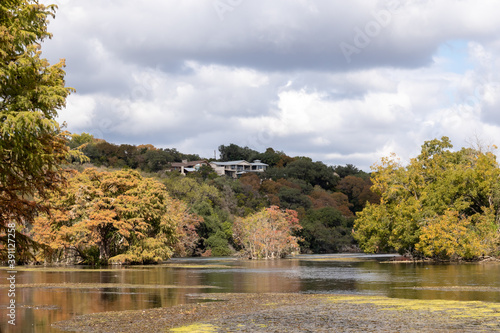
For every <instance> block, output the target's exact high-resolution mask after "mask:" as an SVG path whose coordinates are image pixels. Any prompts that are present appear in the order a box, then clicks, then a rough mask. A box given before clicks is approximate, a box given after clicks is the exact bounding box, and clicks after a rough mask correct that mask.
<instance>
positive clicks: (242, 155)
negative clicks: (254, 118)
mask: <svg viewBox="0 0 500 333" xmlns="http://www.w3.org/2000/svg"><path fill="white" fill-rule="evenodd" d="M219 153H220V159H219V160H220V161H239V160H245V161H250V162H251V161H253V160H254V159H255V158H256V157H257V155H259V152H258V151H256V150H253V149H250V148H248V147H240V146H238V145H235V144H234V143H231V144H230V145H229V146H224V145H220V146H219Z"/></svg>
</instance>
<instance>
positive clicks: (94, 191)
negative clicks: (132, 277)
mask: <svg viewBox="0 0 500 333" xmlns="http://www.w3.org/2000/svg"><path fill="white" fill-rule="evenodd" d="M75 173H76V171H75ZM50 202H51V204H52V205H53V209H52V210H51V212H50V214H43V215H40V216H39V217H38V218H36V219H35V223H34V228H33V231H32V233H33V237H34V239H35V240H36V241H38V242H40V243H43V244H46V245H47V246H49V247H50V248H51V249H52V253H54V252H55V253H56V254H64V255H68V254H69V252H70V251H73V252H74V253H76V256H78V257H80V258H82V259H83V260H84V261H96V260H97V259H98V261H100V262H107V261H108V260H110V259H111V261H116V262H131V263H133V262H141V263H142V262H158V261H161V260H166V259H168V258H170V257H171V256H172V254H173V252H174V249H177V250H178V252H181V253H180V254H186V253H189V251H190V249H192V248H193V247H194V246H193V243H195V242H196V241H197V235H196V233H195V228H196V226H197V225H198V224H199V223H200V219H199V218H198V217H197V216H195V215H193V214H190V213H188V211H187V206H186V204H184V203H183V202H180V201H178V200H175V199H172V198H171V197H170V196H169V195H168V194H167V193H166V191H165V187H164V185H163V184H161V183H159V182H157V181H154V180H152V179H149V178H143V177H142V176H140V174H139V173H138V172H136V171H130V170H129V171H116V172H105V171H104V172H99V171H97V170H96V169H86V170H85V171H84V172H82V173H76V174H75V176H74V177H72V178H71V179H70V180H69V184H68V187H67V189H66V190H65V191H64V192H63V193H60V192H54V193H52V196H51V197H50ZM52 253H48V254H49V255H51V254H52ZM92 253H96V254H97V255H98V258H93V257H92Z"/></svg>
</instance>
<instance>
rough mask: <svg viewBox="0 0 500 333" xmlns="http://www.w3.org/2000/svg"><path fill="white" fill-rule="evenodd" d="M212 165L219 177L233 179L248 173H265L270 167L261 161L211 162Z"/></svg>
mask: <svg viewBox="0 0 500 333" xmlns="http://www.w3.org/2000/svg"><path fill="white" fill-rule="evenodd" d="M210 165H211V166H212V168H213V169H214V171H215V172H217V174H218V175H219V176H223V175H226V176H229V177H232V178H238V177H239V176H241V175H242V174H244V173H247V172H264V171H266V169H267V167H268V166H269V165H268V164H266V163H262V162H261V161H260V160H255V161H253V162H252V163H250V162H247V161H245V160H241V161H229V162H210Z"/></svg>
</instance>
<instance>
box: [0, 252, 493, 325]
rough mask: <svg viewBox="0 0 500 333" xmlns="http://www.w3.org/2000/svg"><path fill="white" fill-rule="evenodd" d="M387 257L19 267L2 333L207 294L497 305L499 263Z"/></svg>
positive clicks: (4, 301) (3, 296)
mask: <svg viewBox="0 0 500 333" xmlns="http://www.w3.org/2000/svg"><path fill="white" fill-rule="evenodd" d="M389 257H390V256H366V255H349V254H344V255H301V256H297V257H294V258H290V259H283V260H262V261H251V260H236V259H232V258H200V259H198V258H190V259H173V260H171V261H169V262H168V263H167V264H165V265H157V266H131V267H120V268H114V269H92V268H88V267H87V268H84V267H77V268H76V269H59V268H56V269H47V268H43V267H40V268H34V269H32V268H30V269H29V270H26V271H23V270H22V267H19V270H18V272H17V274H16V285H17V286H18V287H17V288H16V326H15V327H12V326H11V325H8V324H7V320H8V317H7V305H8V302H9V298H8V296H7V294H8V288H6V284H7V280H6V277H7V271H6V270H0V278H1V280H0V284H1V285H2V287H3V288H1V289H0V316H1V317H0V318H1V319H0V332H42V333H44V332H59V331H58V330H56V329H53V328H51V326H50V324H51V323H53V322H56V321H60V320H65V319H69V318H72V317H73V316H76V315H80V314H86V313H93V312H102V311H121V310H138V309H147V308H154V307H165V306H173V305H176V304H181V303H189V302H199V299H197V298H196V295H197V294H199V293H205V292H210V293H212V292H218V293H219V292H220V293H225V292H231V293H268V292H286V293H290V292H291V293H294V292H296V293H337V294H338V293H345V294H362V295H383V296H388V297H394V298H415V299H448V300H478V301H488V302H500V279H498V277H499V276H500V265H499V264H496V263H487V264H460V265H457V264H446V265H432V264H412V263H400V264H395V263H388V262H387V261H386V260H387V259H388V258H389ZM65 284H66V285H65ZM13 328H14V329H13Z"/></svg>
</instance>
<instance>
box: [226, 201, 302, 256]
mask: <svg viewBox="0 0 500 333" xmlns="http://www.w3.org/2000/svg"><path fill="white" fill-rule="evenodd" d="M299 229H301V226H300V224H299V219H298V218H297V212H295V211H293V210H281V209H280V208H279V207H277V206H271V207H270V208H264V209H262V210H261V211H259V212H257V213H255V214H252V215H250V216H248V217H246V218H237V219H236V221H235V223H234V238H235V240H236V241H237V242H238V243H239V244H240V245H241V246H242V248H243V253H244V254H245V255H247V256H248V257H249V258H251V259H270V258H282V257H284V256H286V255H288V254H290V253H292V252H293V251H298V248H299V246H298V243H297V241H298V238H297V237H295V236H293V233H294V232H295V231H297V230H299Z"/></svg>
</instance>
